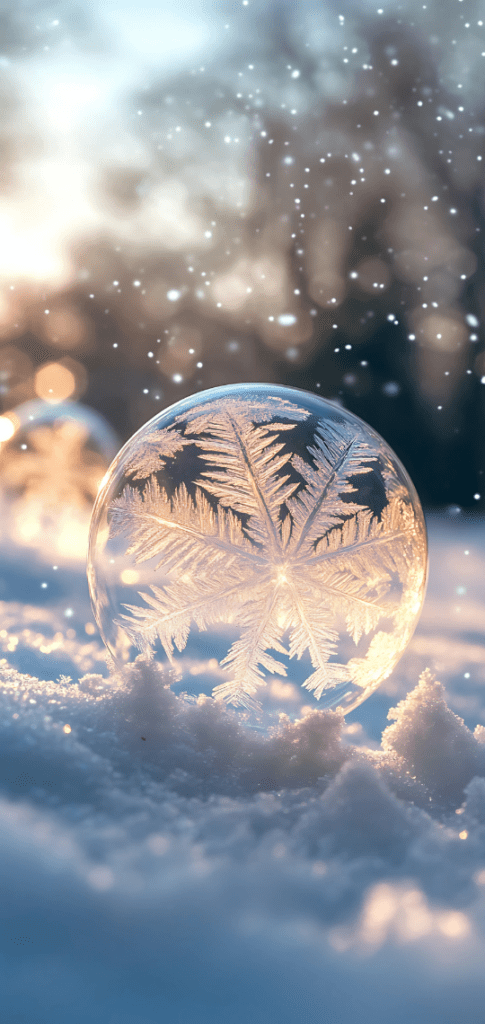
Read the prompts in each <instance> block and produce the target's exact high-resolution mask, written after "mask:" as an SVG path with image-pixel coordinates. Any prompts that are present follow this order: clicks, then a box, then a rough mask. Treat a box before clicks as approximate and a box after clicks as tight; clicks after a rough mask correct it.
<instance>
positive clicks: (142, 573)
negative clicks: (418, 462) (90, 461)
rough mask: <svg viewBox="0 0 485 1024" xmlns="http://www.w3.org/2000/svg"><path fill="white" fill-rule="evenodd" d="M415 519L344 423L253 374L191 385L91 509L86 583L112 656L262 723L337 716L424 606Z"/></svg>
mask: <svg viewBox="0 0 485 1024" xmlns="http://www.w3.org/2000/svg"><path fill="white" fill-rule="evenodd" d="M426 575H427V543H426V529H425V524H424V517H423V513H422V509H421V505H420V503H419V499H418V496H417V494H416V491H415V489H414V487H413V484H412V483H411V480H410V479H409V476H408V475H407V473H406V471H405V470H404V468H403V466H402V465H401V463H400V462H399V460H398V458H397V457H396V455H395V454H394V453H393V451H392V450H391V449H390V447H389V446H388V445H387V444H386V443H385V441H383V439H382V438H381V437H380V436H379V435H378V434H377V433H376V432H375V431H374V430H372V429H371V427H369V426H367V424H365V423H364V422H363V421H362V420H360V419H358V418H357V417H356V416H354V415H352V414H351V413H349V412H347V411H346V410H344V409H342V408H340V407H339V406H338V405H336V404H334V403H332V402H329V401H325V400H323V399H322V398H319V397H317V396H315V395H312V394H309V393H306V392H304V391H300V390H296V389H293V388H287V387H280V386H276V385H267V384H242V385H230V386H227V387H219V388H214V389H211V390H210V391H204V392H200V393H199V394H196V395H193V396H191V397H190V398H187V399H184V400H183V401H181V402H178V403H177V404H175V405H173V406H171V407H170V408H168V409H165V410H164V411H163V412H161V413H159V414H158V415H157V416H155V417H154V418H153V419H152V420H150V421H149V422H148V423H147V424H145V426H143V427H142V428H141V429H140V430H139V431H138V432H137V433H136V434H135V435H134V436H133V437H132V438H131V439H130V440H129V441H128V442H127V444H126V445H125V446H124V447H123V448H122V450H121V451H120V452H119V454H118V455H117V456H116V458H115V460H114V462H113V463H112V465H111V467H110V469H109V471H108V473H107V475H106V479H105V482H104V485H103V487H102V489H101V490H100V493H99V494H98V498H97V501H96V504H95V508H94V511H93V517H92V523H91V533H90V550H89V560H88V578H89V585H90V592H91V600H92V604H93V610H94V614H95V616H96V620H97V622H98V625H99V628H100V631H101V634H102V636H103V639H104V641H105V643H106V645H107V647H108V649H109V651H110V652H111V655H112V657H113V659H114V661H115V662H116V663H117V664H118V665H122V664H123V663H124V662H126V661H127V660H131V659H133V658H134V657H136V656H137V655H138V656H140V655H141V656H142V657H143V658H145V659H147V660H150V659H152V658H156V659H158V660H159V661H161V662H163V663H166V665H167V667H170V668H171V670H172V671H171V678H172V686H173V687H174V689H175V690H177V692H179V693H181V694H183V695H184V698H185V699H187V696H191V698H192V699H195V698H197V697H198V696H199V695H200V694H206V695H208V696H211V697H213V698H215V699H216V700H223V701H225V702H226V703H227V704H228V705H230V706H232V707H234V708H239V710H240V713H241V714H242V715H243V716H245V718H246V719H247V720H248V721H250V722H251V723H253V724H257V723H260V724H261V723H262V725H263V726H265V725H266V726H267V725H268V724H271V723H272V722H276V721H277V720H278V715H279V714H281V712H283V713H286V714H288V715H289V716H290V717H291V718H295V717H299V716H300V715H301V714H302V712H304V711H305V708H308V707H319V708H332V707H337V706H339V707H341V708H343V710H344V711H350V710H351V709H352V708H355V707H356V706H357V705H359V704H360V703H362V701H364V700H365V699H366V698H367V697H368V696H369V695H370V694H371V693H372V692H373V691H374V690H375V689H376V688H377V687H378V686H379V684H380V683H381V682H382V681H383V680H384V679H385V678H386V677H387V676H389V675H390V673H391V672H392V670H393V668H394V666H395V665H396V663H397V661H398V660H399V658H400V656H401V654H402V653H403V651H404V650H405V648H406V646H407V644H408V642H409V639H410V637H411V636H412V633H413V630H414V628H415V625H416V622H417V619H418V616H419V612H420V610H421V606H422V602H423V597H424V590H425V584H426Z"/></svg>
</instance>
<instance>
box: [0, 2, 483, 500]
mask: <svg viewBox="0 0 485 1024" xmlns="http://www.w3.org/2000/svg"><path fill="white" fill-rule="evenodd" d="M383 2H384V0H383ZM0 11H1V14H0V160H1V173H0V183H1V184H0V240H1V245H0V402H1V409H0V413H1V416H0V445H1V444H2V442H3V447H4V448H5V447H7V446H8V444H9V440H10V437H11V435H12V432H13V430H14V429H15V430H17V428H18V426H19V422H18V420H16V419H15V413H14V410H15V409H17V408H18V407H19V406H23V405H24V404H25V403H26V402H31V401H32V400H37V401H39V400H40V401H41V402H43V403H46V402H47V403H58V402H66V401H68V402H70V403H72V402H73V401H74V402H77V403H79V402H80V403H82V405H83V406H85V407H90V409H91V410H94V411H95V412H98V413H100V414H101V415H102V417H103V418H104V420H106V421H107V422H108V424H110V425H111V428H112V429H113V430H114V431H115V432H116V434H117V436H118V438H119V441H120V442H121V441H125V440H126V439H127V438H128V437H129V436H130V435H131V434H132V433H133V432H134V431H135V430H136V429H137V428H138V427H140V426H141V425H142V424H143V423H144V422H145V421H146V420H148V419H149V418H151V417H152V416H153V415H155V413H157V412H159V411H160V410H161V409H162V408H163V407H165V406H167V405H169V404H171V403H172V402H174V401H176V400H178V399H180V398H183V397H185V396H186V395H188V394H191V393H193V392H196V391H197V390H201V389H205V388H209V387H213V386H216V385H219V384H225V383H234V382H238V381H251V380H253V381H270V382H271V381H272V382H277V383H285V384H288V385H293V386H298V387H301V388H305V389H307V390H309V391H313V392H317V393H319V394H321V395H323V396H326V397H329V398H332V399H334V400H336V401H338V402H341V403H342V405H344V406H345V407H346V408H348V409H350V410H352V411H353V412H355V413H357V414H358V415H359V416H361V417H363V418H364V419H365V420H366V421H367V422H369V423H370V424H371V425H372V426H374V427H375V428H376V429H377V430H378V431H379V432H380V433H381V434H382V435H383V436H384V438H385V439H386V440H387V441H388V442H389V443H390V444H391V446H392V447H393V448H394V449H395V451H396V452H397V454H398V455H399V457H400V458H401V460H402V461H403V462H404V464H405V466H406V468H407V469H408V471H409V472H410V474H411V476H412V478H413V480H414V482H415V484H416V487H417V489H418V492H419V494H420V497H421V499H422V501H423V503H424V504H425V505H426V506H427V508H428V509H431V508H443V507H445V508H448V510H449V511H451V512H453V511H455V512H456V514H459V511H460V510H461V509H463V510H467V509H482V511H483V508H484V505H485V488H484V484H483V469H484V465H485V463H484V454H485V453H484V417H485V351H484V336H483V331H482V327H481V322H482V308H483V305H484V303H485V287H484V276H483V267H482V260H483V255H482V253H483V246H484V213H485V210H484V172H485V159H482V156H483V155H484V154H485V138H484V135H485V109H484V96H485V29H484V27H483V26H484V23H485V0H463V2H461V0H428V3H426V4H423V3H421V2H419V3H418V2H416V0H402V2H400V3H398V2H396V0H392V2H385V6H384V7H383V8H380V7H376V4H375V3H374V2H372V3H371V2H370V0H358V2H357V0H342V2H341V0H339V2H338V4H337V3H334V2H333V0H326V2H325V3H322V2H317V0H301V2H299V3H295V2H294V0H185V2H184V3H183V4H180V2H177V0H157V2H149V0H141V2H139V3H137V4H136V5H132V4H128V3H125V2H124V0H116V3H112V2H111V3H107V2H99V3H98V2H96V0H93V2H87V0H84V2H81V3H71V2H69V0H64V2H57V3H50V2H28V0H16V2H15V3H9V2H7V3H4V4H3V5H2V6H1V8H0ZM482 18H483V20H482ZM68 434H69V432H68ZM66 436H67V435H66ZM69 437H70V441H69V443H70V444H71V446H72V432H71V435H69ZM39 444H40V446H41V447H42V445H41V442H39V435H37V439H36V440H35V443H34V446H33V447H34V449H35V451H34V454H35V452H37V455H39V451H40V448H39ZM44 447H45V446H44ZM61 447H62V446H61ZM58 450H59V448H58ZM70 450H71V451H73V449H72V447H71V449H70ZM44 454H45V452H44ZM7 455H8V453H7ZM69 457H70V456H69V451H68V450H67V449H66V450H65V461H68V460H69ZM72 457H73V458H74V455H73V456H72ZM76 457H77V456H76ZM56 458H57V456H56ZM9 459H10V462H9ZM91 461H92V460H91ZM10 463H11V453H10V455H8V457H7V462H6V463H5V460H4V464H3V465H4V469H5V466H6V467H7V475H8V474H9V473H10V469H11V466H10ZM9 466H10V469H9ZM1 471H2V453H1V451H0V473H1ZM102 471H103V470H102V467H101V469H100V473H102ZM24 475H25V474H24ZM47 479H48V480H49V479H50V484H49V486H51V485H52V473H51V474H50V476H49V473H47ZM482 491H483V494H482Z"/></svg>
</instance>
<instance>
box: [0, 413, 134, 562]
mask: <svg viewBox="0 0 485 1024" xmlns="http://www.w3.org/2000/svg"><path fill="white" fill-rule="evenodd" d="M118 448H119V442H118V439H117V437H116V434H115V433H114V431H113V430H112V429H111V427H110V426H109V424H108V423H107V422H106V421H105V420H104V418H103V417H102V416H100V415H99V414H98V413H96V412H94V410H92V409H89V408H88V407H87V406H83V405H80V404H78V403H76V402H52V403H50V402H43V401H32V402H25V403H24V404H23V405H20V406H17V408H15V409H12V410H10V411H9V412H7V413H5V414H4V415H3V416H1V417H0V506H1V511H2V527H3V530H2V532H3V538H2V540H3V542H4V543H8V544H9V545H12V544H13V545H18V546H20V547H21V548H29V549H35V551H36V554H37V555H38V556H39V558H41V559H42V560H44V561H47V562H49V561H57V560H63V559H64V560H67V561H81V560H83V559H85V558H86V554H87V542H88V534H89V523H90V519H91V512H92V508H93V504H94V499H95V498H96V494H97V491H98V488H99V486H100V484H101V481H102V479H103V477H104V474H105V472H106V470H107V468H108V466H109V464H110V462H111V460H112V459H113V457H114V456H115V454H116V452H117V450H118Z"/></svg>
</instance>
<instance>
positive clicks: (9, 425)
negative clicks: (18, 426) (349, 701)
mask: <svg viewBox="0 0 485 1024" xmlns="http://www.w3.org/2000/svg"><path fill="white" fill-rule="evenodd" d="M14 433H15V426H14V424H13V422H12V420H11V419H10V417H9V416H0V444H1V442H2V441H9V440H10V438H11V437H13V435H14Z"/></svg>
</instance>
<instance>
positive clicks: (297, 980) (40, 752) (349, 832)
mask: <svg viewBox="0 0 485 1024" xmlns="http://www.w3.org/2000/svg"><path fill="white" fill-rule="evenodd" d="M0 687H1V700H0V706H1V722H0V732H1V743H0V749H1V760H2V772H1V778H2V789H3V796H2V799H1V801H0V845H1V872H0V887H1V895H0V906H1V911H2V917H3V927H2V938H1V947H0V949H1V959H0V973H1V974H2V975H3V982H2V987H3V989H4V992H5V993H6V994H5V996H4V997H3V1004H4V1011H5V1013H6V1015H5V1016H4V1019H5V1020H6V1021H7V1022H8V1024H13V1022H15V1024H17V1022H19V1024H20V1022H24V1021H31V1020H32V1021H35V1024H44V1021H45V1022H46V1024H47V1022H49V1024H57V1022H59V1024H61V1021H62V1022H63V1024H64V1021H65V1020H66V1019H69V1020H70V1021H71V1022H72V1024H84V1022H85V1021H86V1020H88V1019H89V1020H90V1021H93V1022H94V1024H98V1022H99V1024H159V1022H160V1021H162V1020H170V1022H171V1024H172V1022H175V1024H205V1022H207V1024H208V1022H209V1021H211V1022H212V1024H214V1022H216V1024H218V1022H221V1024H222V1022H223V1021H224V1022H226V1021H227V1020H228V1019H230V1020H231V1022H239V1021H241V1024H242V1022H244V1024H246V1022H247V1021H248V1020H249V1019H251V1020H252V1021H257V1022H259V1024H262V1022H266V1021H267V1022H269V1021H271V1020H275V1019H277V1020H278V1021H283V1022H288V1024H289V1022H290V1021H291V1022H294V1021H296V1020H303V1019H317V1018H316V1016H315V1015H316V1014H318V1015H319V1019H320V1018H322V1019H326V1020H328V1021H331V1022H332V1024H334V1022H335V1024H350V1021H353V1020H354V1019H357V1015H358V1018H359V1019H360V1020H362V1021H364V1022H366V1021H369V1022H370V1021H372V1022H377V1024H379V1022H382V1024H384V1021H386V1022H387V1020H388V1017H389V1014H390V1013H392V1016H393V1019H394V1020H395V1021H397V1022H398V1024H408V1022H409V1021H410V1020H411V1019H413V1020H417V1021H419V1022H421V1020H424V1016H423V1009H422V1007H423V1006H425V1007H426V1014H425V1016H426V1020H427V1021H430V1022H431V1024H447V1022H448V1024H452V1022H453V1024H454V1022H455V1021H456V1022H457V1021H458V1020H462V1019H466V1018H468V1019H469V1020H472V1021H476V1022H478V1021H479V1020H481V1019H482V1018H481V1017H480V1013H481V1009H480V1007H483V997H484V995H485V981H484V977H483V956H484V953H485V913H484V911H485V903H484V899H483V895H482V894H483V893H485V744H484V742H483V740H484V738H485V729H484V728H483V726H478V727H477V729H476V730H475V733H472V732H470V731H469V730H468V729H467V728H466V726H465V725H464V723H463V721H462V720H461V719H460V718H458V717H457V716H456V715H455V714H453V712H452V711H450V709H449V708H448V706H447V704H446V700H445V695H444V691H443V688H442V687H441V685H440V683H438V682H436V681H435V680H434V679H433V677H432V675H431V673H429V672H424V673H423V675H422V676H421V679H420V681H419V684H418V686H417V687H416V689H414V690H413V691H412V692H411V693H410V694H409V695H408V696H407V697H406V699H405V700H403V701H401V702H400V704H399V705H398V707H397V708H395V709H393V710H391V712H390V713H389V717H390V718H391V719H392V720H393V721H392V724H391V725H389V727H388V728H387V729H386V730H385V731H384V733H383V736H382V744H381V747H380V749H378V750H370V749H367V748H364V747H360V748H358V747H352V746H350V745H348V744H347V743H346V742H345V740H344V739H343V736H342V730H343V725H344V720H343V718H342V717H341V716H340V714H339V713H337V712H332V711H330V712H323V713H322V712H318V711H313V712H311V713H309V714H308V715H307V716H306V717H305V718H303V719H302V720H300V721H298V722H295V723H291V722H290V721H289V720H288V719H285V718H283V719H282V720H281V724H280V727H279V729H278V730H277V731H275V733H274V734H273V735H272V736H270V737H269V738H268V739H263V738H261V737H259V736H258V735H256V734H255V733H254V732H249V731H245V730H244V728H243V727H241V725H240V724H239V723H238V720H237V716H236V715H235V714H234V713H232V712H230V711H228V710H227V709H226V708H225V707H224V706H223V705H221V704H219V703H216V702H214V701H212V700H211V699H209V698H200V699H199V701H198V703H197V704H196V705H195V704H188V703H184V702H182V701H181V700H180V699H177V698H176V697H175V696H174V694H173V693H172V691H171V690H170V689H169V688H168V687H167V683H166V677H165V676H164V674H163V671H162V669H161V668H160V667H158V666H157V665H151V666H149V667H147V666H146V665H142V663H141V662H137V663H136V664H135V665H133V666H131V668H129V669H127V670H126V672H125V674H124V677H123V679H122V680H121V681H120V679H119V678H118V679H117V680H114V679H111V680H110V679H105V678H103V677H102V676H99V675H93V674H88V675H85V676H84V677H82V678H81V679H80V681H79V683H78V684H69V683H68V682H67V681H64V682H61V683H53V682H41V681H39V680H37V679H34V678H32V677H30V676H25V675H21V674H20V673H18V672H17V671H16V670H15V669H12V668H11V667H9V666H8V664H7V662H6V661H2V662H1V663H0ZM5 1008H6V1010H5Z"/></svg>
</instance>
